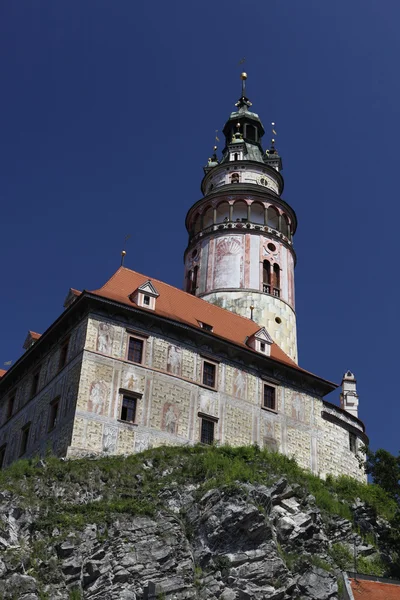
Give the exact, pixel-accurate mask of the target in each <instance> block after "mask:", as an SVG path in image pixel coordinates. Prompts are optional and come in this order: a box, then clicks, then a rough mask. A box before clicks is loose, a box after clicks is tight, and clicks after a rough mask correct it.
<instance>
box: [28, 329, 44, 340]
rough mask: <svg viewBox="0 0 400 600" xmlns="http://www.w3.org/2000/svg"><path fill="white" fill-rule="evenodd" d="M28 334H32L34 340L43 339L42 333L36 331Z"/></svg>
mask: <svg viewBox="0 0 400 600" xmlns="http://www.w3.org/2000/svg"><path fill="white" fill-rule="evenodd" d="M28 334H30V336H31V338H32V339H33V340H38V339H39V338H40V337H42V334H41V333H36V332H35V331H28Z"/></svg>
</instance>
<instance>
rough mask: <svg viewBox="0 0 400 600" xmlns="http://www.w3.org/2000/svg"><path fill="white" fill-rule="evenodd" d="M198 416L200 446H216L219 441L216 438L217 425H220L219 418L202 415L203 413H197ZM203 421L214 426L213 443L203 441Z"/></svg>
mask: <svg viewBox="0 0 400 600" xmlns="http://www.w3.org/2000/svg"><path fill="white" fill-rule="evenodd" d="M197 415H198V417H199V419H200V424H199V442H200V444H207V445H209V446H211V445H212V444H214V442H215V441H217V438H216V436H215V425H218V417H214V416H213V415H209V414H206V413H202V412H199V413H197ZM203 421H208V422H209V423H212V424H213V439H212V442H211V443H209V442H203V441H202V433H203Z"/></svg>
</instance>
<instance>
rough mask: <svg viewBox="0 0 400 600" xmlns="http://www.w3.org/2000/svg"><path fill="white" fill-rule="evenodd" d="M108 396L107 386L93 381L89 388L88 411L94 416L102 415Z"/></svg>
mask: <svg viewBox="0 0 400 600" xmlns="http://www.w3.org/2000/svg"><path fill="white" fill-rule="evenodd" d="M107 394H108V386H107V384H106V382H105V381H94V382H93V383H92V385H91V386H90V394H89V403H88V411H89V412H94V413H95V414H96V415H102V414H103V409H104V406H105V403H106V399H107Z"/></svg>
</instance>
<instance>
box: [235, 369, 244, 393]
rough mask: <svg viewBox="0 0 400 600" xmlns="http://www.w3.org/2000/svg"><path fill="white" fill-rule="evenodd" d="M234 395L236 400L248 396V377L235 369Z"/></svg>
mask: <svg viewBox="0 0 400 600" xmlns="http://www.w3.org/2000/svg"><path fill="white" fill-rule="evenodd" d="M233 395H234V396H236V398H244V397H245V395H246V376H245V374H244V373H242V372H241V371H239V370H238V369H235V374H234V377H233Z"/></svg>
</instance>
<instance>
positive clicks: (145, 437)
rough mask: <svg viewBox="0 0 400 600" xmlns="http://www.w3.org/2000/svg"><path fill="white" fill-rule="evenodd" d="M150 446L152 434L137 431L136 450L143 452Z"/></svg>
mask: <svg viewBox="0 0 400 600" xmlns="http://www.w3.org/2000/svg"><path fill="white" fill-rule="evenodd" d="M149 446H150V434H149V433H142V432H139V431H137V432H136V433H135V452H143V451H144V450H147V448H149Z"/></svg>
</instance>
